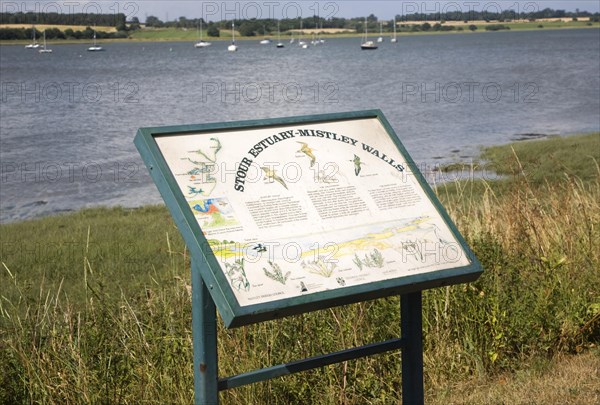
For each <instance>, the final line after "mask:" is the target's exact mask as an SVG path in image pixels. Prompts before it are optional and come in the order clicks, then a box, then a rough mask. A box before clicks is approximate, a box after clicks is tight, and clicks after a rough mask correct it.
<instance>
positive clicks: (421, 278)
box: [134, 110, 483, 405]
mask: <svg viewBox="0 0 600 405" xmlns="http://www.w3.org/2000/svg"><path fill="white" fill-rule="evenodd" d="M366 118H377V119H379V121H380V122H381V123H382V125H383V127H384V128H385V129H386V131H387V133H388V135H389V136H390V138H391V139H392V141H393V142H394V144H395V145H396V147H397V148H398V150H399V151H400V152H401V153H402V155H403V156H404V157H405V158H406V159H407V162H406V164H407V165H409V167H410V168H411V170H412V172H413V174H414V175H415V176H416V178H417V180H418V182H419V184H420V185H421V187H422V188H423V190H424V191H425V193H426V194H427V196H428V198H429V199H430V200H431V202H432V203H433V205H434V206H435V207H436V209H437V210H438V212H439V213H440V215H441V217H442V218H443V220H444V221H445V222H446V224H447V225H448V227H449V228H450V230H451V232H452V233H453V235H454V237H455V238H456V240H457V241H458V242H459V243H460V245H461V247H462V248H463V250H464V251H465V252H466V254H467V255H468V256H469V259H470V262H471V264H470V265H468V266H464V267H460V268H454V269H448V270H443V271H436V272H430V273H425V274H419V275H414V276H407V277H400V278H397V279H391V280H385V281H380V282H374V283H370V284H365V285H360V286H355V287H348V288H344V289H342V290H333V291H324V292H319V293H314V294H311V295H307V296H301V297H294V298H288V299H283V300H279V301H273V302H269V303H263V304H257V305H252V306H244V307H241V306H240V305H238V303H237V300H236V299H235V296H234V294H233V291H232V289H231V286H230V285H229V282H228V281H227V280H226V278H225V275H224V273H223V271H222V269H221V267H220V265H219V263H218V262H217V260H216V258H215V256H214V254H213V253H212V250H211V249H210V247H209V244H208V242H207V240H206V238H205V237H204V235H203V233H202V231H201V229H200V227H199V225H198V222H197V221H196V220H195V218H194V215H193V213H192V211H191V209H190V208H189V205H188V204H187V202H186V200H185V197H184V196H183V194H182V193H181V190H180V189H179V187H178V185H177V182H176V180H175V178H174V176H173V174H172V172H171V171H170V169H169V167H168V165H167V163H166V161H165V159H164V157H163V156H162V154H161V152H160V150H159V148H158V145H157V144H156V140H155V137H159V136H160V137H163V136H171V135H184V134H197V133H201V132H216V131H228V130H239V129H244V128H256V127H262V128H266V127H270V126H279V125H289V124H299V123H318V122H332V121H347V120H352V119H366ZM134 142H135V145H136V147H137V148H138V150H139V152H140V154H141V156H142V159H143V160H144V162H145V164H146V165H147V167H148V169H149V171H150V175H151V176H152V178H153V180H154V182H155V183H156V185H157V187H158V190H159V191H160V193H161V195H162V197H163V199H164V201H165V203H166V205H167V207H168V209H169V210H170V212H171V215H172V216H173V219H174V221H175V223H176V224H177V226H178V228H179V230H180V231H181V233H182V235H183V238H184V240H185V242H186V244H187V247H188V249H189V251H190V254H191V257H192V260H191V280H192V329H193V343H194V393H195V403H196V404H211V405H215V404H218V403H219V391H222V390H226V389H230V388H234V387H239V386H242V385H246V384H252V383H255V382H259V381H264V380H268V379H271V378H275V377H279V376H283V375H287V374H292V373H296V372H300V371H305V370H310V369H313V368H316V367H322V366H325V365H329V364H334V363H339V362H342V361H347V360H351V359H357V358H360V357H365V356H370V355H373V354H377V353H383V352H387V351H391V350H398V349H402V402H403V404H404V405H409V404H422V403H424V390H423V343H422V302H421V291H422V290H424V289H428V288H434V287H441V286H444V285H450V284H456V283H461V282H469V281H472V280H475V279H477V277H479V275H480V274H481V273H482V271H483V270H482V268H481V265H480V263H479V261H478V260H477V258H476V257H475V255H474V254H473V253H472V251H471V250H470V249H469V247H468V246H467V244H466V242H465V240H464V239H463V238H462V236H461V235H460V233H459V232H458V230H457V229H456V226H455V225H454V223H453V222H452V221H451V220H450V218H449V217H448V214H447V213H446V211H445V210H444V208H443V207H442V205H441V204H440V202H439V201H438V199H437V198H436V196H435V194H434V193H433V191H432V190H431V188H430V187H429V185H428V184H427V182H426V181H425V179H424V177H423V176H422V174H421V173H420V171H419V170H418V168H417V166H416V165H415V163H414V161H413V160H412V159H411V158H410V155H409V154H408V152H407V151H406V149H405V148H404V146H403V145H402V143H401V142H400V140H399V139H398V137H397V136H396V134H395V133H394V130H393V129H392V127H391V125H390V124H389V122H388V121H387V120H386V119H385V117H384V116H383V114H382V113H381V111H379V110H369V111H359V112H349V113H338V114H324V115H312V116H307V117H290V118H278V119H270V120H258V121H240V122H230V123H217V124H204V125H186V126H172V127H160V128H141V129H139V130H138V133H137V135H136V137H135V141H134ZM390 295H400V296H401V299H400V302H401V308H400V309H401V331H402V337H400V338H397V339H391V340H387V341H385V342H378V343H372V344H369V345H365V346H361V347H356V348H351V349H346V350H342V351H339V352H335V353H329V354H322V355H318V356H315V357H311V358H308V359H302V360H297V361H293V362H290V363H286V364H280V365H275V366H272V367H268V368H264V369H259V370H254V371H249V372H246V373H243V374H239V375H236V376H231V377H227V378H221V379H219V377H218V355H217V318H216V309H217V308H218V310H219V313H220V314H221V317H222V318H223V321H224V322H225V325H226V326H227V327H237V326H241V325H245V324H250V323H256V322H261V321H265V320H269V319H275V318H280V317H283V316H287V315H292V314H298V313H303V312H308V311H313V310H317V309H324V308H328V307H331V306H336V305H344V304H350V303H354V302H359V301H364V300H368V299H374V298H380V297H385V296H390Z"/></svg>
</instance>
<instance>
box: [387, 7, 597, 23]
mask: <svg viewBox="0 0 600 405" xmlns="http://www.w3.org/2000/svg"><path fill="white" fill-rule="evenodd" d="M598 16H599V13H595V14H592V13H590V12H588V11H580V10H579V9H577V10H576V11H574V12H568V11H565V10H554V9H551V8H545V9H543V10H537V11H521V12H517V11H516V10H503V11H501V12H493V11H491V10H485V11H474V10H473V11H455V10H449V11H448V12H445V13H442V12H437V13H427V14H425V13H415V14H408V15H396V20H397V21H467V22H468V21H476V20H480V21H481V20H483V21H492V20H494V21H500V22H505V21H506V22H509V21H512V20H531V21H535V20H539V19H544V18H571V19H573V18H577V17H590V18H592V17H598Z"/></svg>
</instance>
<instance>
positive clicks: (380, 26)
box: [377, 21, 383, 43]
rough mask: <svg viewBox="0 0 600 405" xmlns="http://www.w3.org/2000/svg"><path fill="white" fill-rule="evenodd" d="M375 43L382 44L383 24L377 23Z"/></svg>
mask: <svg viewBox="0 0 600 405" xmlns="http://www.w3.org/2000/svg"><path fill="white" fill-rule="evenodd" d="M377 42H379V43H381V42H383V22H382V21H380V22H379V38H377Z"/></svg>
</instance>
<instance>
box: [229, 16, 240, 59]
mask: <svg viewBox="0 0 600 405" xmlns="http://www.w3.org/2000/svg"><path fill="white" fill-rule="evenodd" d="M227 50H228V51H229V52H236V51H237V50H238V47H237V45H236V44H235V23H234V22H232V23H231V45H229V46H228V47H227Z"/></svg>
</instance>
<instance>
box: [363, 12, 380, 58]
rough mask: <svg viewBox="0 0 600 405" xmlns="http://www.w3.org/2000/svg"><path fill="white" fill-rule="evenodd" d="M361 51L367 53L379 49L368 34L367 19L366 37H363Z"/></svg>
mask: <svg viewBox="0 0 600 405" xmlns="http://www.w3.org/2000/svg"><path fill="white" fill-rule="evenodd" d="M360 49H363V50H366V51H373V50H375V49H377V45H376V44H375V42H373V41H369V38H368V32H367V19H366V18H365V35H364V36H363V42H362V43H361V44H360Z"/></svg>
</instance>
